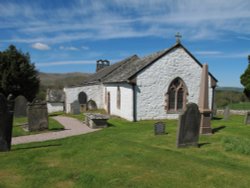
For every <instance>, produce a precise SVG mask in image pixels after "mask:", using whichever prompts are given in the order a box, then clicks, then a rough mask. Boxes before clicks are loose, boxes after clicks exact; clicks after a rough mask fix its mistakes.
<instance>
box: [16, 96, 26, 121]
mask: <svg viewBox="0 0 250 188" xmlns="http://www.w3.org/2000/svg"><path fill="white" fill-rule="evenodd" d="M27 104H28V101H27V99H26V98H25V97H24V96H22V95H20V96H18V97H17V98H16V99H15V108H14V116H15V117H26V116H27Z"/></svg>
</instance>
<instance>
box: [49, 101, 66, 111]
mask: <svg viewBox="0 0 250 188" xmlns="http://www.w3.org/2000/svg"><path fill="white" fill-rule="evenodd" d="M47 108H48V113H53V112H63V111H64V103H62V102H57V103H55V102H53V103H50V102H47Z"/></svg>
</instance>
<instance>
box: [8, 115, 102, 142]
mask: <svg viewBox="0 0 250 188" xmlns="http://www.w3.org/2000/svg"><path fill="white" fill-rule="evenodd" d="M53 118H54V119H55V120H57V121H58V122H59V123H61V124H62V125H63V126H64V128H65V130H62V131H55V132H48V133H41V134H35V135H28V136H19V137H13V138H12V145H16V144H24V143H30V142H42V141H46V140H55V139H60V138H66V137H69V136H74V135H81V134H86V133H89V132H94V131H97V130H100V129H91V128H89V127H88V126H87V125H85V124H84V123H82V122H80V121H79V120H77V119H74V118H71V117H65V116H55V117H53Z"/></svg>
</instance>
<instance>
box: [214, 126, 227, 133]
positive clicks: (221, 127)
mask: <svg viewBox="0 0 250 188" xmlns="http://www.w3.org/2000/svg"><path fill="white" fill-rule="evenodd" d="M225 128H226V126H225V125H222V126H219V127H216V128H213V129H212V133H213V134H214V133H216V132H218V131H220V130H221V129H225Z"/></svg>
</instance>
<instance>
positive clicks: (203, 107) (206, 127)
mask: <svg viewBox="0 0 250 188" xmlns="http://www.w3.org/2000/svg"><path fill="white" fill-rule="evenodd" d="M199 110H200V113H201V122H200V133H201V134H212V128H211V122H210V121H211V110H210V109H209V105H208V65H207V64H204V65H203V67H202V74H201V83H200V96H199Z"/></svg>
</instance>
